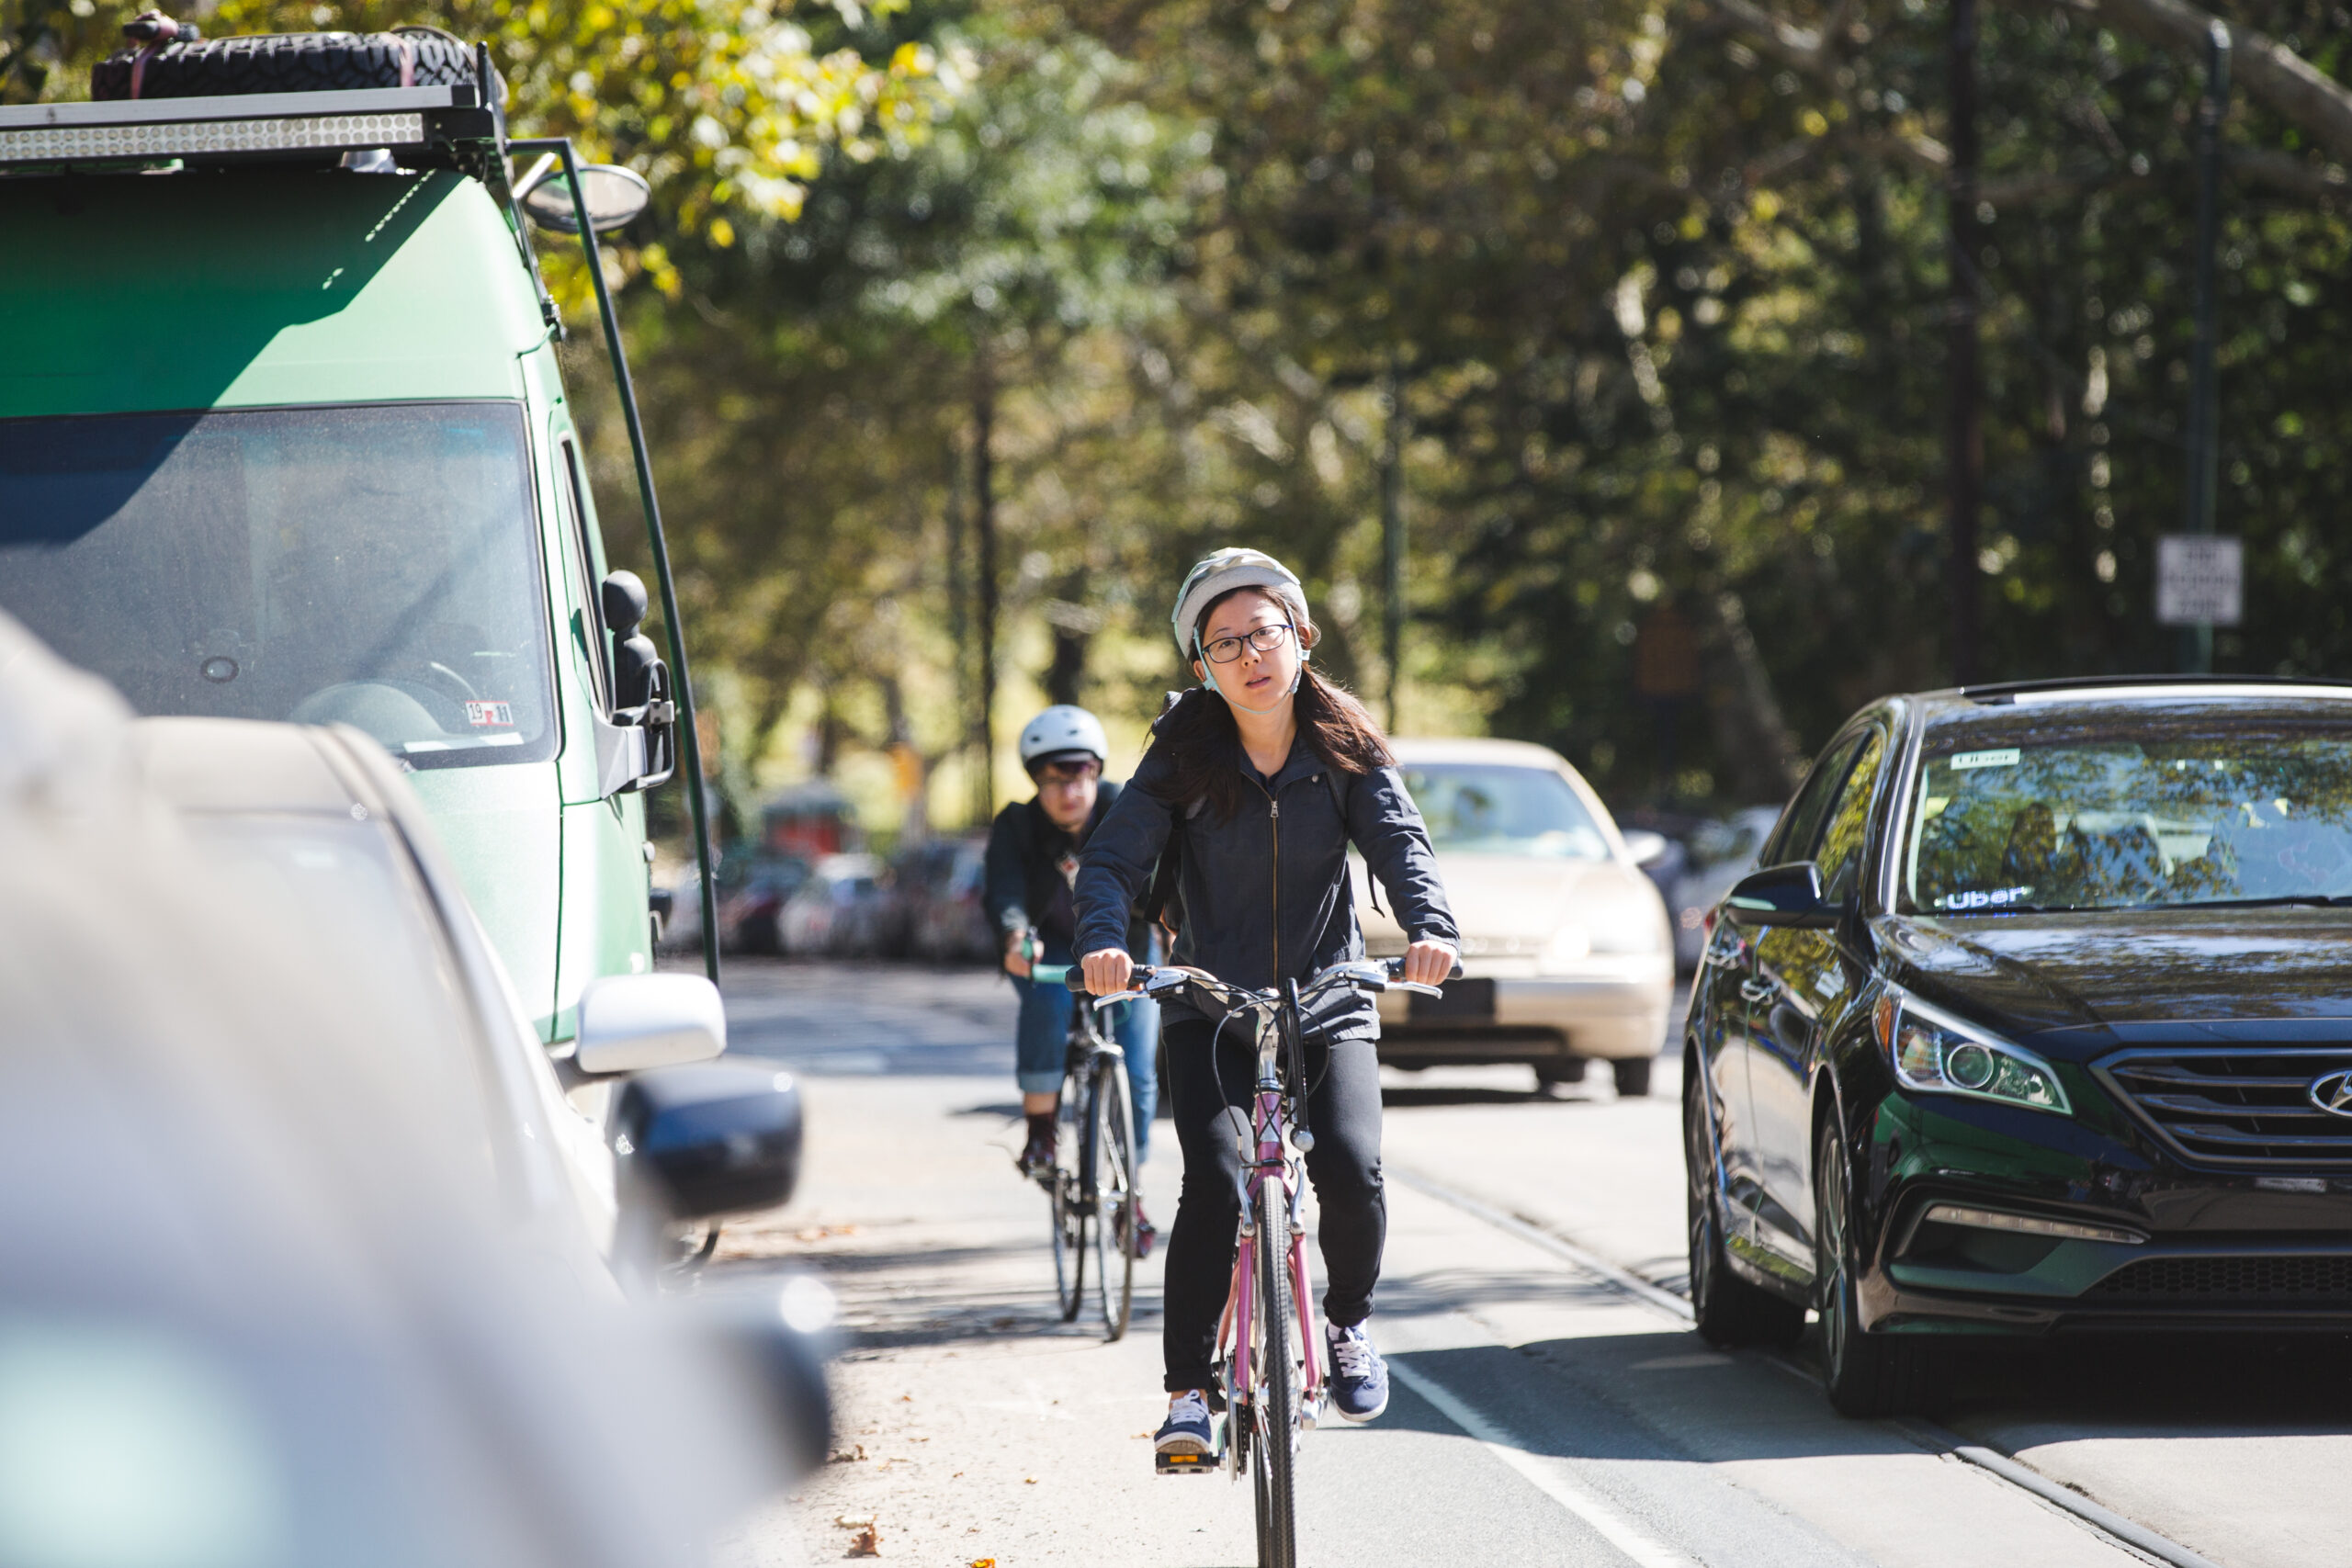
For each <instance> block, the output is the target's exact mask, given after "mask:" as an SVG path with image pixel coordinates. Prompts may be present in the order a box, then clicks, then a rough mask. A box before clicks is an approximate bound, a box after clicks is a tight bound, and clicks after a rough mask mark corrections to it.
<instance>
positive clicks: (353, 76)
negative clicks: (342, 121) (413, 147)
mask: <svg viewBox="0 0 2352 1568" xmlns="http://www.w3.org/2000/svg"><path fill="white" fill-rule="evenodd" d="M142 57H143V58H142ZM473 80H474V51H473V50H472V48H471V47H470V46H469V45H467V44H466V43H464V42H463V41H461V40H459V39H454V38H452V37H450V36H449V35H448V34H447V33H445V32H442V31H440V30H439V29H438V28H394V29H393V30H392V31H390V32H388V33H257V34H254V35H252V36H249V37H243V38H221V39H199V40H198V41H195V42H168V43H164V44H162V45H160V46H157V45H155V44H153V43H149V44H146V45H143V46H134V47H132V48H130V49H126V50H124V51H121V52H120V53H119V54H115V55H112V56H110V57H108V58H107V59H105V60H102V61H100V62H98V63H97V64H96V65H94V66H92V67H91V68H90V96H91V97H93V98H134V97H135V98H210V97H225V96H232V95H236V94H243V93H326V92H338V91H348V90H350V89H353V88H358V87H437V86H449V85H458V84H460V83H471V82H472V81H473ZM134 81H135V83H136V87H135V89H134V85H133V84H134Z"/></svg>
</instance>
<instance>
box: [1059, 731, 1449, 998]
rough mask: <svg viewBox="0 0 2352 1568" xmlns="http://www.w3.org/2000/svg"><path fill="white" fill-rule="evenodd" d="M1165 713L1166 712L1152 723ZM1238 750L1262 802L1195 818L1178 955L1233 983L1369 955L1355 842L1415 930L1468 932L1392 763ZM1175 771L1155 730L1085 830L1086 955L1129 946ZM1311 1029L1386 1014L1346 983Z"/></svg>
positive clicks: (1081, 943)
mask: <svg viewBox="0 0 2352 1568" xmlns="http://www.w3.org/2000/svg"><path fill="white" fill-rule="evenodd" d="M1193 700H1195V701H1198V700H1203V699H1201V698H1194V699H1193ZM1166 723H1167V717H1166V716H1165V715H1163V716H1161V719H1160V721H1159V724H1156V725H1154V726H1153V727H1152V728H1153V731H1154V733H1155V734H1157V733H1159V730H1160V729H1161V728H1162V727H1164V726H1165V725H1166ZM1234 753H1235V754H1234V760H1233V761H1234V766H1236V767H1238V768H1240V769H1241V770H1242V771H1243V773H1244V774H1245V775H1246V776H1247V777H1248V778H1249V780H1250V794H1251V795H1252V796H1253V797H1255V798H1257V799H1258V800H1260V801H1261V803H1262V808H1256V807H1252V808H1246V809H1244V810H1242V811H1239V812H1238V813H1236V814H1235V816H1234V818H1233V819H1232V820H1230V821H1224V822H1221V821H1219V820H1217V818H1216V813H1215V812H1214V811H1210V810H1207V809H1202V810H1199V811H1196V812H1193V813H1191V814H1190V815H1188V816H1186V818H1185V819H1184V827H1183V834H1184V848H1183V855H1182V874H1181V876H1180V877H1179V879H1178V882H1177V892H1178V896H1179V897H1181V898H1182V903H1183V923H1182V926H1181V927H1180V928H1179V930H1178V931H1177V933H1176V951H1175V953H1174V956H1173V957H1172V959H1171V960H1170V961H1171V962H1172V963H1176V964H1191V965H1193V966H1194V967H1196V968H1201V969H1205V970H1207V971H1208V972H1209V973H1210V974H1212V975H1215V976H1216V977H1217V978H1219V979H1220V980H1224V981H1226V982H1227V984H1229V985H1235V986H1247V987H1252V988H1261V987H1268V986H1272V985H1274V984H1276V983H1277V982H1278V981H1280V980H1282V979H1284V978H1290V979H1298V980H1305V979H1306V978H1307V977H1309V976H1312V975H1314V974H1316V973H1317V971H1319V970H1322V969H1326V968H1329V966H1330V965H1332V964H1338V963H1341V962H1344V961H1346V960H1348V959H1353V958H1361V957H1363V931H1362V930H1361V929H1360V928H1359V927H1358V926H1357V924H1356V909H1355V894H1354V889H1353V887H1352V886H1351V883H1350V881H1349V877H1348V861H1347V852H1348V846H1349V845H1350V844H1353V845H1354V846H1355V847H1356V848H1357V849H1358V850H1359V851H1361V852H1363V858H1364V864H1365V866H1366V867H1367V868H1368V869H1369V870H1370V871H1371V873H1372V874H1373V875H1374V876H1376V877H1378V878H1379V879H1380V885H1381V886H1383V887H1385V888H1386V889H1387V890H1388V897H1389V901H1390V905H1391V907H1392V908H1395V910H1396V911H1397V923H1398V924H1399V925H1401V926H1403V927H1404V928H1405V931H1406V932H1407V934H1408V936H1410V937H1412V938H1413V939H1414V940H1416V941H1418V940H1420V939H1422V938H1425V937H1428V938H1435V939H1436V940H1438V941H1440V942H1453V943H1457V944H1458V943H1459V942H1460V940H1461V938H1460V934H1459V932H1457V931H1456V930H1455V928H1454V924H1453V911H1452V910H1451V909H1449V908H1447V907H1446V902H1445V889H1444V887H1443V886H1441V885H1440V883H1439V881H1438V874H1437V856H1436V853H1435V852H1433V851H1432V850H1431V849H1430V836H1429V830H1428V829H1426V828H1424V827H1423V826H1422V825H1421V813H1420V809H1419V807H1416V806H1415V805H1414V804H1413V797H1412V796H1411V795H1409V794H1408V793H1407V792H1406V789H1405V781H1404V780H1403V779H1402V778H1400V777H1399V776H1398V775H1397V770H1396V769H1395V768H1382V769H1380V770H1378V771H1377V772H1374V773H1365V774H1360V775H1352V776H1351V775H1349V774H1346V773H1340V774H1339V775H1337V777H1336V780H1334V779H1330V778H1326V777H1325V774H1326V773H1329V772H1330V771H1331V770H1330V768H1329V764H1327V763H1326V762H1324V761H1323V760H1322V759H1321V758H1319V757H1317V755H1316V754H1315V752H1314V750H1312V749H1311V748H1310V747H1308V745H1307V744H1306V739H1304V738H1303V737H1302V738H1301V739H1299V740H1298V741H1297V742H1296V743H1295V744H1294V745H1293V746H1292V748H1291V753H1290V760H1289V761H1286V762H1284V763H1283V768H1282V771H1281V772H1280V773H1276V774H1275V775H1274V776H1273V778H1272V780H1261V778H1260V776H1259V774H1258V772H1257V770H1256V769H1254V768H1251V767H1250V765H1249V763H1248V761H1247V759H1246V758H1245V757H1244V756H1243V755H1242V754H1241V751H1240V748H1239V747H1238V745H1237V746H1236V747H1235V748H1234ZM1173 772H1174V766H1173V764H1172V763H1171V762H1170V760H1169V758H1168V756H1167V754H1166V752H1165V750H1163V747H1162V743H1161V742H1160V741H1159V740H1155V741H1154V742H1153V744H1152V748H1151V750H1148V751H1146V752H1145V753H1144V757H1143V762H1142V764H1141V765H1140V766H1139V767H1137V768H1136V773H1135V776H1134V777H1133V778H1131V779H1129V780H1128V781H1127V789H1126V792H1125V794H1123V795H1120V796H1119V799H1118V803H1117V804H1116V805H1115V806H1114V807H1112V808H1111V811H1110V813H1109V815H1108V816H1106V817H1105V818H1103V823H1102V826H1100V827H1099V828H1097V829H1094V832H1093V835H1092V836H1091V838H1089V839H1088V840H1087V841H1086V848H1085V851H1084V852H1083V853H1082V854H1081V855H1080V867H1079V873H1078V946H1077V949H1076V952H1077V953H1078V955H1079V956H1080V957H1083V956H1085V955H1086V954H1087V953H1095V952H1099V951H1101V950H1102V949H1103V948H1106V947H1116V946H1119V945H1120V944H1121V942H1122V939H1123V937H1124V935H1125V929H1124V928H1125V916H1126V912H1127V911H1128V910H1129V909H1131V908H1134V907H1135V903H1136V898H1137V897H1139V896H1140V895H1141V894H1142V893H1143V891H1144V890H1145V889H1146V888H1147V887H1148V886H1149V885H1150V882H1151V876H1152V872H1153V870H1154V869H1155V868H1156V867H1157V866H1158V864H1159V853H1160V851H1161V849H1162V848H1163V847H1164V846H1165V845H1166V844H1167V842H1168V837H1169V832H1170V826H1171V824H1172V823H1173V821H1174V819H1175V816H1176V811H1175V809H1174V808H1172V807H1171V805H1170V802H1168V801H1166V800H1164V799H1162V798H1161V797H1160V796H1159V795H1157V794H1155V793H1154V790H1155V789H1157V788H1164V787H1165V786H1166V784H1167V782H1168V780H1169V779H1170V775H1171V774H1172V773H1173ZM1334 782H1337V783H1338V784H1339V785H1340V787H1339V788H1338V789H1337V790H1334V789H1333V788H1332V784H1333V783H1334ZM1342 802H1344V803H1345V810H1346V817H1345V819H1344V820H1342V818H1341V816H1340V811H1341V803H1342ZM1165 1006H1166V1008H1167V1014H1166V1016H1167V1017H1168V1018H1170V1019H1171V1020H1181V1019H1186V1018H1197V1017H1200V1016H1202V1014H1201V1011H1200V1010H1199V1009H1198V1008H1196V1007H1194V1006H1192V1005H1190V1004H1189V1003H1188V1002H1186V1001H1184V1000H1182V999H1178V998H1170V999H1169V1000H1168V1001H1167V1002H1166V1003H1165ZM1307 1027H1308V1030H1309V1032H1314V1033H1321V1034H1326V1035H1329V1037H1330V1038H1332V1039H1335V1040H1343V1039H1349V1038H1351V1037H1356V1036H1370V1035H1376V1034H1378V1033H1379V1032H1380V1018H1379V1013H1378V1011H1377V1010H1376V1008H1375V1007H1374V1002H1373V999H1372V998H1370V997H1368V996H1366V995H1364V994H1363V992H1361V991H1340V992H1336V993H1333V994H1330V995H1328V996H1326V997H1324V998H1322V1000H1321V1001H1320V1003H1318V1004H1317V1007H1316V1008H1315V1010H1314V1011H1313V1013H1312V1015H1311V1016H1310V1017H1309V1019H1308V1020H1307Z"/></svg>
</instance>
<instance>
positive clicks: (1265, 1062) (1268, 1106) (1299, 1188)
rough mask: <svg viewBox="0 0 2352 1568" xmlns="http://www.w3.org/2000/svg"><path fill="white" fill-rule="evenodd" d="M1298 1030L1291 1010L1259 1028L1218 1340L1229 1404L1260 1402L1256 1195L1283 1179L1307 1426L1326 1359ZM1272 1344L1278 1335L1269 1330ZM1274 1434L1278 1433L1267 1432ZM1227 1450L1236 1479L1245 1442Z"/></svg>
mask: <svg viewBox="0 0 2352 1568" xmlns="http://www.w3.org/2000/svg"><path fill="white" fill-rule="evenodd" d="M1296 1028H1297V1017H1296V1013H1295V1010H1289V1009H1285V1010H1283V1011H1282V1012H1280V1013H1277V1014H1275V1015H1274V1016H1272V1017H1269V1018H1264V1019H1262V1020H1261V1021H1260V1023H1259V1028H1258V1081H1257V1083H1256V1084H1255V1085H1254V1086H1253V1087H1252V1089H1251V1090H1250V1134H1249V1136H1250V1145H1251V1146H1250V1148H1247V1149H1245V1150H1244V1154H1245V1164H1244V1166H1243V1168H1242V1179H1241V1234H1240V1239H1239V1241H1238V1244H1237V1245H1236V1246H1235V1247H1234V1249H1233V1278H1232V1282H1231V1283H1230V1284H1229V1285H1228V1286H1227V1290H1226V1297H1225V1316H1224V1319H1223V1321H1222V1322H1221V1323H1220V1324H1219V1325H1218V1330H1217V1345H1218V1348H1219V1349H1220V1350H1221V1351H1223V1352H1224V1357H1223V1358H1222V1359H1225V1360H1226V1361H1227V1365H1228V1366H1229V1367H1230V1368H1231V1369H1232V1370H1231V1371H1230V1372H1229V1373H1228V1375H1227V1390H1226V1393H1227V1403H1228V1404H1230V1405H1233V1406H1236V1407H1238V1406H1239V1405H1241V1404H1248V1405H1249V1406H1250V1408H1251V1409H1252V1410H1255V1409H1256V1408H1257V1407H1258V1403H1259V1402H1258V1398H1257V1395H1258V1386H1257V1385H1258V1381H1259V1380H1258V1375H1257V1374H1258V1371H1259V1369H1257V1368H1255V1367H1253V1366H1251V1364H1250V1339H1251V1333H1252V1330H1253V1329H1254V1328H1255V1327H1256V1326H1257V1325H1256V1324H1255V1322H1254V1320H1253V1314H1255V1312H1256V1311H1257V1292H1256V1290H1255V1289H1254V1288H1253V1285H1252V1282H1253V1281H1254V1280H1256V1279H1257V1268H1258V1247H1259V1246H1260V1243H1261V1237H1260V1236H1259V1234H1258V1217H1257V1216H1258V1196H1259V1193H1260V1191H1261V1189H1263V1187H1264V1186H1265V1184H1266V1183H1267V1182H1268V1181H1269V1180H1275V1181H1279V1182H1281V1183H1282V1188H1283V1208H1284V1209H1285V1210H1287V1211H1288V1213H1289V1214H1290V1226H1289V1230H1290V1257H1289V1258H1288V1259H1287V1260H1286V1262H1287V1264H1288V1267H1289V1269H1290V1284H1291V1301H1292V1303H1294V1307H1295V1311H1296V1312H1297V1314H1298V1339H1299V1346H1300V1348H1301V1349H1302V1350H1303V1351H1304V1353H1305V1358H1306V1359H1305V1364H1304V1366H1303V1368H1302V1369H1301V1370H1302V1371H1303V1373H1304V1376H1303V1378H1302V1379H1301V1384H1300V1389H1299V1411H1300V1415H1301V1418H1302V1422H1301V1424H1302V1425H1303V1426H1305V1427H1313V1425H1314V1424H1315V1422H1316V1420H1317V1417H1318V1416H1320V1414H1321V1410H1322V1402H1323V1369H1322V1359H1321V1357H1320V1356H1319V1355H1318V1354H1317V1345H1316V1336H1315V1323H1314V1317H1313V1312H1314V1307H1313V1304H1312V1303H1313V1300H1314V1298H1313V1297H1312V1296H1311V1295H1310V1294H1309V1293H1308V1292H1307V1283H1306V1232H1305V1230H1304V1228H1303V1227H1302V1226H1301V1225H1300V1224H1299V1207H1300V1203H1301V1201H1302V1200H1303V1199H1304V1198H1305V1196H1306V1190H1305V1187H1304V1184H1303V1183H1302V1182H1301V1181H1300V1179H1299V1177H1300V1166H1301V1157H1300V1156H1295V1155H1293V1154H1292V1153H1291V1151H1290V1147H1289V1144H1290V1118H1289V1117H1288V1116H1287V1115H1286V1114H1285V1112H1284V1109H1283V1102H1284V1100H1287V1099H1288V1098H1289V1091H1288V1090H1287V1089H1285V1087H1284V1086H1283V1081H1282V1061H1281V1058H1282V1053H1283V1047H1284V1046H1286V1045H1295V1043H1296V1041H1295V1030H1296ZM1267 1337H1268V1340H1269V1341H1270V1342H1271V1341H1272V1339H1273V1338H1274V1336H1273V1334H1272V1332H1269V1334H1268V1336H1267ZM1266 1436H1267V1437H1268V1438H1270V1439H1271V1438H1272V1436H1273V1434H1272V1433H1271V1432H1269V1433H1267V1434H1266ZM1241 1453H1242V1449H1241V1446H1240V1445H1239V1444H1228V1445H1227V1454H1228V1455H1229V1457H1230V1458H1231V1460H1232V1462H1233V1473H1234V1475H1235V1477H1236V1478H1237V1479H1238V1478H1239V1476H1240V1473H1241V1465H1240V1457H1241Z"/></svg>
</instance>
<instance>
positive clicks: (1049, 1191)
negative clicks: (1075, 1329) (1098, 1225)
mask: <svg viewBox="0 0 2352 1568" xmlns="http://www.w3.org/2000/svg"><path fill="white" fill-rule="evenodd" d="M1085 1116H1086V1079H1085V1078H1084V1077H1082V1076H1081V1075H1080V1073H1078V1072H1077V1071H1075V1070H1072V1071H1070V1072H1069V1073H1066V1074H1064V1075H1063V1077H1062V1098H1061V1103H1060V1104H1059V1105H1057V1106H1056V1107H1055V1108H1054V1168H1053V1173H1052V1175H1051V1176H1050V1177H1049V1178H1048V1179H1047V1185H1046V1195H1047V1196H1048V1197H1049V1198H1050V1199H1051V1200H1052V1201H1053V1220H1054V1297H1055V1301H1056V1304H1057V1305H1058V1306H1060V1308H1061V1309H1062V1321H1063V1322H1064V1323H1069V1322H1072V1321H1074V1320H1075V1319H1076V1318H1077V1316H1078V1309H1079V1308H1080V1307H1081V1306H1084V1305H1085V1304H1086V1211H1087V1205H1088V1203H1089V1201H1090V1200H1089V1199H1088V1198H1087V1196H1086V1192H1085V1172H1086V1165H1085V1155H1086V1131H1087V1128H1086V1121H1085Z"/></svg>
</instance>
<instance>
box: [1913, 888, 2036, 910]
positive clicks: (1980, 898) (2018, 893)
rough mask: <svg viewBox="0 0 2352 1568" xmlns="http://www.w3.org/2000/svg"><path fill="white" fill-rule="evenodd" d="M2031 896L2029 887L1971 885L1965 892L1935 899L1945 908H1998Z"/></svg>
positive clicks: (2031, 890) (2031, 891)
mask: <svg viewBox="0 0 2352 1568" xmlns="http://www.w3.org/2000/svg"><path fill="white" fill-rule="evenodd" d="M2032 896H2033V889H2032V888H2030V887H1972V888H1970V889H1969V890H1968V891H1967V892H1965V893H1951V894H1947V895H1945V896H1944V897H1941V898H1939V899H1937V900H1936V902H1937V903H1939V904H1940V905H1942V906H1943V907H1944V908H1947V909H1998V908H2002V907H2003V906H2004V905H2008V904H2015V903H2017V902H2018V901H2019V900H2021V899H2025V898H2030V897H2032Z"/></svg>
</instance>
